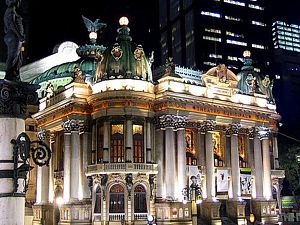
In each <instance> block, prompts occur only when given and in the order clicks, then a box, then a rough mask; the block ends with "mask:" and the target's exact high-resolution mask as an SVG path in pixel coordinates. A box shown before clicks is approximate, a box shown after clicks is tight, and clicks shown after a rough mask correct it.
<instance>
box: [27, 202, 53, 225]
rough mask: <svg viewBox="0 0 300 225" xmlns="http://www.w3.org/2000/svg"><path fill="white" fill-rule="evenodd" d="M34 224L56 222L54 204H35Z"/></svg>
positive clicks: (49, 224) (44, 224)
mask: <svg viewBox="0 0 300 225" xmlns="http://www.w3.org/2000/svg"><path fill="white" fill-rule="evenodd" d="M32 208H33V221H32V225H52V224H55V223H54V221H55V218H54V207H53V204H51V205H50V204H47V205H33V206H32Z"/></svg>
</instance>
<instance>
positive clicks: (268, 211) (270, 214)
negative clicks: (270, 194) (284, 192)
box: [252, 200, 279, 224]
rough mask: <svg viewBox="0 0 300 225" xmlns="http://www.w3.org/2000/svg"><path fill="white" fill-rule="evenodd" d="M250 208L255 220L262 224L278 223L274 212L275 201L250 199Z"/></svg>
mask: <svg viewBox="0 0 300 225" xmlns="http://www.w3.org/2000/svg"><path fill="white" fill-rule="evenodd" d="M252 209H253V213H254V215H255V218H256V220H258V221H260V222H263V223H264V224H276V223H278V219H279V217H278V215H277V213H276V201H275V200H270V201H264V200H256V201H254V200H253V201H252Z"/></svg>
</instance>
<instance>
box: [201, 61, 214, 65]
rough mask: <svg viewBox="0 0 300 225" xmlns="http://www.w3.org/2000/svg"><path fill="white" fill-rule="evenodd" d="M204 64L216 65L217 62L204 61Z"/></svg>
mask: <svg viewBox="0 0 300 225" xmlns="http://www.w3.org/2000/svg"><path fill="white" fill-rule="evenodd" d="M203 64H204V65H208V66H216V65H217V64H216V63H214V62H207V61H206V62H203Z"/></svg>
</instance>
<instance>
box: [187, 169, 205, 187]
mask: <svg viewBox="0 0 300 225" xmlns="http://www.w3.org/2000/svg"><path fill="white" fill-rule="evenodd" d="M188 170H189V181H188V182H189V186H190V185H191V184H192V181H191V177H192V176H195V177H196V178H197V184H198V185H199V186H201V179H202V177H201V173H200V171H199V168H198V166H189V167H188Z"/></svg>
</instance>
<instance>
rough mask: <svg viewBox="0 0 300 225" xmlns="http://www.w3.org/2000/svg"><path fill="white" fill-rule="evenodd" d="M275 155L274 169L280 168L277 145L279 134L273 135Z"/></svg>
mask: <svg viewBox="0 0 300 225" xmlns="http://www.w3.org/2000/svg"><path fill="white" fill-rule="evenodd" d="M273 155H274V169H278V168H279V161H278V143H277V133H275V134H274V135H273Z"/></svg>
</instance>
